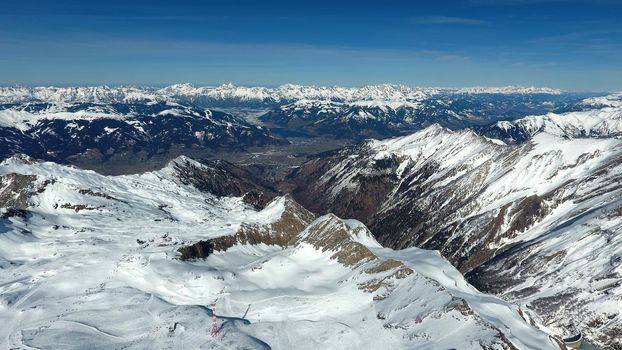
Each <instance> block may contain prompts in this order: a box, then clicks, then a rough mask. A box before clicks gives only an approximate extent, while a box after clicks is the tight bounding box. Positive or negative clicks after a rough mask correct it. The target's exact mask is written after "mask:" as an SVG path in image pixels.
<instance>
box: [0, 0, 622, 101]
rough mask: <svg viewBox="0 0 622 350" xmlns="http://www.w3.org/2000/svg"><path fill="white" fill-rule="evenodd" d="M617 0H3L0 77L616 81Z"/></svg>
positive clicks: (569, 84)
mask: <svg viewBox="0 0 622 350" xmlns="http://www.w3.org/2000/svg"><path fill="white" fill-rule="evenodd" d="M621 54H622V1H619V0H568V1H563V0H465V1H440V0H437V1H415V0H412V1H402V0H386V1H337V0H332V1H324V0H316V1H304V2H303V1H293V0H292V1H269V0H267V1H259V0H256V1H242V0H228V1H225V0H222V1H186V0H176V1H157V0H154V1H131V0H124V1H119V0H107V1H85V0H82V1H74V0H55V1H43V0H41V1H31V0H2V3H1V4H0V84H1V85H11V84H22V85H40V84H44V85H48V84H54V85H75V84H79V85H94V84H112V85H118V84H129V85H166V84H170V83H175V82H191V83H193V84H197V85H212V84H220V83H226V82H232V83H234V84H240V85H270V86H272V85H278V84H283V83H299V84H315V85H348V86H356V85H364V84H375V83H402V84H407V85H416V86H472V85H489V86H492V85H510V84H513V85H536V86H550V87H559V88H563V89H569V90H599V91H603V90H610V91H612V90H622V63H621V62H622V59H621V57H622V55H621Z"/></svg>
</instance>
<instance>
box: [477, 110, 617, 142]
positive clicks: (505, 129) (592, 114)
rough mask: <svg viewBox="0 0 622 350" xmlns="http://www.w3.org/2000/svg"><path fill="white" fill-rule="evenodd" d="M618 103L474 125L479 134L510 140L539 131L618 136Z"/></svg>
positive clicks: (563, 134)
mask: <svg viewBox="0 0 622 350" xmlns="http://www.w3.org/2000/svg"><path fill="white" fill-rule="evenodd" d="M620 107H622V104H620V106H619V107H606V108H603V109H594V110H588V111H581V112H570V113H564V114H555V113H549V114H546V115H539V116H528V117H525V118H521V119H518V120H514V121H500V122H497V123H495V124H493V125H490V126H485V127H476V128H475V129H476V131H477V132H478V133H480V134H483V135H485V136H488V137H492V138H497V139H501V140H503V141H505V142H510V143H521V142H525V141H526V140H529V139H530V138H531V137H533V136H534V135H536V134H538V133H540V132H546V133H548V134H551V135H556V136H560V137H564V138H586V137H587V138H591V137H619V136H622V108H620Z"/></svg>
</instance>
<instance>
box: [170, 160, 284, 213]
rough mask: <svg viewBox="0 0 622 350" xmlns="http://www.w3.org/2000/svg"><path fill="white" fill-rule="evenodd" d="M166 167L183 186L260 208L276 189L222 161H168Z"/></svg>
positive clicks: (271, 197) (272, 197)
mask: <svg viewBox="0 0 622 350" xmlns="http://www.w3.org/2000/svg"><path fill="white" fill-rule="evenodd" d="M169 167H170V168H172V169H173V170H174V171H175V174H176V176H177V177H178V178H179V180H180V181H181V182H182V183H183V184H185V185H192V186H194V187H196V188H197V189H198V190H200V191H202V192H206V193H211V194H213V195H215V196H218V197H243V200H244V202H246V203H247V204H250V205H252V206H253V207H255V208H257V209H261V208H263V207H264V206H265V205H266V204H268V202H270V201H271V200H272V199H274V197H276V195H277V190H276V189H275V188H274V187H272V186H271V185H270V184H268V183H266V182H264V181H262V180H261V178H260V177H258V176H256V175H255V174H252V173H251V172H250V171H248V170H246V169H242V168H240V167H237V166H235V165H233V164H231V163H229V162H226V161H223V160H206V161H203V162H202V163H199V162H197V161H194V160H191V159H189V158H187V157H179V158H176V159H174V160H173V161H171V163H170V164H169Z"/></svg>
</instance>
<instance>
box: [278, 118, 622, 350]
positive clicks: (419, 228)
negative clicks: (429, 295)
mask: <svg viewBox="0 0 622 350" xmlns="http://www.w3.org/2000/svg"><path fill="white" fill-rule="evenodd" d="M609 112H610V111H609V110H607V109H605V110H602V111H600V112H590V113H587V115H590V116H592V117H593V118H594V120H602V118H601V117H604V116H605V115H607V116H609V117H611V115H610V114H611V113H609ZM566 117H568V116H564V118H566ZM575 117H576V118H572V117H569V118H568V119H569V120H570V119H571V120H575V119H576V120H580V119H581V118H578V116H575ZM560 118H561V117H560ZM599 118H600V119H599ZM542 119H543V120H546V121H547V122H548V121H550V120H554V119H555V118H552V116H548V117H542ZM564 120H566V119H564ZM584 122H585V123H586V124H585V125H592V126H593V128H594V129H589V130H596V129H597V130H602V129H603V128H600V127H596V125H598V124H597V123H594V124H589V123H592V120H584ZM519 123H520V121H519ZM600 125H602V124H600ZM609 125H611V124H609ZM564 130H565V129H564ZM584 130H585V129H584ZM549 131H551V132H549ZM557 131H559V128H551V127H547V128H544V129H542V130H540V131H539V132H537V133H533V135H531V136H530V137H529V138H528V139H526V140H525V141H524V142H523V143H522V144H519V145H508V144H506V143H504V142H502V141H500V140H495V139H491V138H486V137H483V136H480V135H478V134H476V133H475V132H473V131H471V130H468V129H467V130H461V131H450V130H448V129H446V128H443V127H441V126H438V125H433V126H430V127H428V128H426V129H424V130H422V131H419V132H417V133H414V134H412V135H409V136H404V137H399V138H394V139H388V140H383V141H375V140H372V141H366V142H363V143H361V144H358V145H355V146H351V147H347V148H345V149H342V150H339V151H336V152H331V153H325V154H323V155H321V156H320V157H318V158H317V159H314V160H311V161H309V162H307V163H305V164H303V165H302V166H301V167H300V168H298V169H296V170H295V171H294V172H293V173H292V174H291V175H290V176H289V181H291V182H293V183H295V184H296V186H297V187H296V189H295V190H294V192H293V195H294V198H296V200H298V201H299V202H300V203H301V204H303V205H304V206H306V207H307V208H309V209H311V210H312V211H314V212H318V213H324V212H332V213H335V214H336V215H339V216H342V217H352V218H356V219H359V220H361V221H362V222H363V223H365V224H366V225H368V226H369V227H370V230H371V231H372V232H373V234H374V236H375V237H376V238H377V239H378V240H379V242H380V243H381V244H383V245H385V246H387V247H390V248H393V249H402V248H406V247H413V246H417V247H423V248H426V249H438V250H439V251H440V252H441V254H442V255H443V256H444V257H445V258H447V259H448V260H449V261H450V262H451V263H452V264H453V265H454V266H456V267H458V268H459V270H460V271H462V272H464V273H466V276H467V279H468V280H469V281H470V282H471V283H473V284H474V285H475V286H477V287H478V288H479V289H480V290H482V291H486V292H491V293H495V294H497V295H499V296H501V297H503V298H505V299H506V300H511V301H513V302H518V303H519V305H521V307H523V308H524V309H523V311H524V313H525V314H528V315H529V318H530V319H532V320H533V321H534V322H535V323H536V324H538V325H541V326H543V327H546V328H547V329H550V330H551V331H552V332H553V333H557V334H564V333H567V332H570V331H569V329H571V328H572V325H573V324H574V325H575V326H577V327H579V328H580V329H581V330H582V331H583V332H584V335H585V336H586V337H588V339H590V340H592V341H593V342H595V343H597V344H600V345H601V346H603V347H605V348H613V349H617V348H620V347H622V343H620V339H621V337H620V336H621V334H622V315H620V313H619V312H618V311H617V310H620V309H622V299H621V298H620V296H621V295H622V270H621V268H622V260H621V259H620V256H622V239H621V237H622V235H620V232H621V231H622V221H620V220H619V218H620V213H619V211H620V208H622V188H621V187H620V182H622V175H621V174H622V140H620V139H616V138H604V136H606V135H610V134H606V135H599V136H603V137H598V138H595V137H588V136H593V135H594V134H593V133H588V134H586V135H585V137H583V138H569V137H568V135H567V134H565V133H564V134H560V133H559V132H557Z"/></svg>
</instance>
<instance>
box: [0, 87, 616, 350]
mask: <svg viewBox="0 0 622 350" xmlns="http://www.w3.org/2000/svg"><path fill="white" fill-rule="evenodd" d="M621 101H622V95H621V94H600V93H569V92H564V91H559V90H553V89H546V88H515V87H508V88H469V89H443V88H409V87H405V86H399V85H378V86H367V87H362V88H341V87H331V88H326V87H306V86H296V85H284V86H281V87H277V88H263V87H254V88H246V87H235V86H233V85H224V86H220V87H193V86H191V85H187V84H181V85H174V86H169V87H165V88H150V87H146V88H129V87H126V88H110V87H96V88H22V87H11V88H0V104H1V106H0V141H1V143H0V158H2V159H3V161H2V162H1V163H0V208H1V209H0V270H1V271H2V272H3V273H2V274H0V320H2V322H3V325H5V326H3V327H2V328H1V330H0V342H2V346H6V347H7V348H28V347H30V348H40V347H44V348H59V349H60V348H63V349H67V348H80V346H82V345H83V344H85V343H87V344H91V345H93V347H98V346H99V347H106V346H112V345H114V347H118V348H145V347H153V348H201V347H203V348H217V347H225V348H240V349H241V348H253V349H255V348H258V349H290V348H297V349H307V348H308V349H315V348H318V347H325V348H334V349H345V348H347V349H354V348H379V347H389V348H417V349H452V348H453V349H564V348H565V345H564V344H563V342H562V338H563V337H565V336H568V335H573V334H574V333H575V332H578V331H580V332H581V334H582V336H583V337H584V338H585V339H586V340H587V341H589V343H592V344H594V345H596V346H599V347H600V348H602V349H622V340H621V339H622V314H621V313H620V310H622V238H621V237H622V235H621V233H622V185H621V183H622V137H621V136H622V103H621ZM369 137H374V138H373V139H370V138H369ZM333 142H334V143H333ZM294 149H296V151H295V152H294V151H293V150H294ZM326 149H328V150H326ZM155 158H159V159H163V163H162V164H163V165H162V166H159V167H158V169H157V170H150V171H144V170H141V171H137V170H136V169H137V168H136V166H137V164H138V163H145V162H149V161H151V160H152V159H155ZM194 158H196V159H194ZM225 158H226V159H225ZM85 159H86V160H89V161H90V162H91V163H92V164H99V165H100V168H98V171H99V172H95V171H92V170H86V169H83V168H80V167H76V166H73V165H71V164H78V165H80V163H79V162H78V160H79V161H84V160H85ZM112 160H116V161H118V162H121V163H123V164H125V165H126V167H125V168H123V169H124V170H126V171H125V172H124V173H123V174H122V175H117V176H112V175H109V174H107V173H110V172H107V171H106V170H107V169H106V168H109V167H110V166H111V164H112V163H111V162H112ZM100 169H103V170H100ZM116 173H119V172H116ZM214 314H215V315H216V322H217V324H218V327H219V331H220V334H219V335H218V336H217V337H212V336H211V335H210V334H209V328H210V327H211V324H210V323H211V322H212V318H211V317H212V316H213V315H214ZM128 315H131V317H128Z"/></svg>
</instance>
